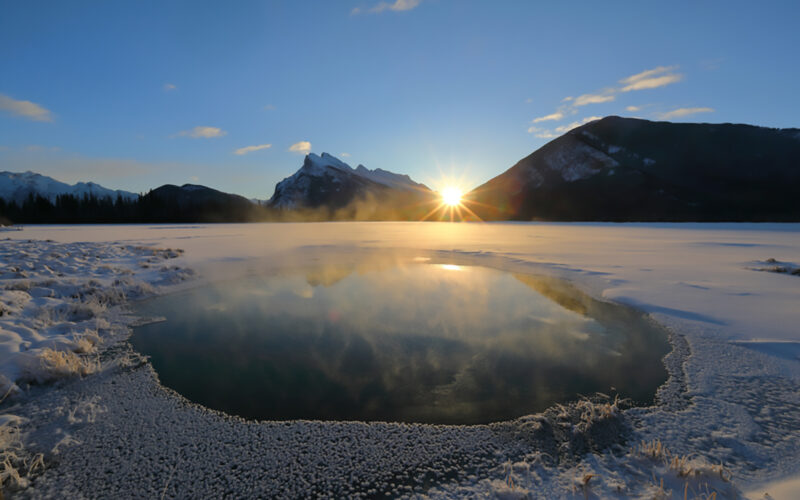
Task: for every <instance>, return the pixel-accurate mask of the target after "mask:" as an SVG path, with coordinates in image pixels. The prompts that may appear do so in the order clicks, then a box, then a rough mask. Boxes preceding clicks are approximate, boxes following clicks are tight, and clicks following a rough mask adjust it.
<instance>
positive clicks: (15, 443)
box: [0, 415, 44, 498]
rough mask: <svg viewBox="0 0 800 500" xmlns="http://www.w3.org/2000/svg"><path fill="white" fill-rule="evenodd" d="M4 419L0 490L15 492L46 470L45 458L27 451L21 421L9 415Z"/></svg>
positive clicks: (0, 426) (0, 431) (0, 442)
mask: <svg viewBox="0 0 800 500" xmlns="http://www.w3.org/2000/svg"><path fill="white" fill-rule="evenodd" d="M3 417H5V418H3V420H2V421H1V422H0V488H2V489H3V490H5V489H6V488H8V489H11V490H12V491H13V490H18V489H22V488H26V487H27V486H28V484H29V483H30V481H29V479H28V478H29V477H30V476H31V475H32V474H33V473H35V472H37V471H38V470H40V469H44V456H43V455H42V454H41V453H36V454H33V453H30V452H29V451H27V450H26V449H25V446H24V444H23V442H22V433H21V431H20V428H19V420H20V419H18V418H15V417H12V416H8V415H4V416H3ZM1 493H2V492H0V494H1ZM0 498H1V496H0Z"/></svg>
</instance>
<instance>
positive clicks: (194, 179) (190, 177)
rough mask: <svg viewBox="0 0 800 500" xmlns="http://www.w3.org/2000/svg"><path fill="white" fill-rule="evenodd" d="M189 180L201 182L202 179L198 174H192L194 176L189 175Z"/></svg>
mask: <svg viewBox="0 0 800 500" xmlns="http://www.w3.org/2000/svg"><path fill="white" fill-rule="evenodd" d="M189 180H190V181H192V182H199V181H200V177H197V176H196V175H192V176H189Z"/></svg>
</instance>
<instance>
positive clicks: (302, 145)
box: [289, 141, 311, 154]
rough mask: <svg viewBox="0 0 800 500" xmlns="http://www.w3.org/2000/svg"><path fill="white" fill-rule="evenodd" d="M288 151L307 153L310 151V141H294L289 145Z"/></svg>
mask: <svg viewBox="0 0 800 500" xmlns="http://www.w3.org/2000/svg"><path fill="white" fill-rule="evenodd" d="M289 151H291V152H293V153H303V154H308V153H310V152H311V143H310V142H308V141H300V142H295V143H294V144H292V145H291V146H289Z"/></svg>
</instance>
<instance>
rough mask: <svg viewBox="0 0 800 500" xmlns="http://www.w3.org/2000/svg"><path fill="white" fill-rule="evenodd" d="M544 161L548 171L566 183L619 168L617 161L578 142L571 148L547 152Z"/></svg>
mask: <svg viewBox="0 0 800 500" xmlns="http://www.w3.org/2000/svg"><path fill="white" fill-rule="evenodd" d="M543 160H544V163H545V165H547V168H548V169H550V170H551V171H553V172H556V173H557V174H558V175H559V176H560V177H561V178H562V179H563V180H564V181H566V182H573V181H577V180H580V179H585V178H587V177H591V176H592V175H594V174H596V173H597V172H598V171H600V170H608V169H611V168H614V167H617V166H619V162H617V160H615V159H613V158H611V157H610V156H608V155H607V154H605V153H603V152H602V151H600V150H598V149H595V148H593V147H592V146H589V145H588V144H586V143H583V142H581V141H577V140H576V141H573V142H572V144H571V145H570V146H569V147H566V148H560V149H556V150H555V151H547V152H546V153H545V155H544V157H543Z"/></svg>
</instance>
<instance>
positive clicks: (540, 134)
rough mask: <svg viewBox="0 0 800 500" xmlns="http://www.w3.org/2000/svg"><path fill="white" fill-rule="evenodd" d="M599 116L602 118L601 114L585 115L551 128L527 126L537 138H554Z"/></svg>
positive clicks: (529, 131)
mask: <svg viewBox="0 0 800 500" xmlns="http://www.w3.org/2000/svg"><path fill="white" fill-rule="evenodd" d="M601 118H603V117H602V116H587V117H586V118H583V119H581V120H578V121H574V122H572V123H570V124H567V125H561V126H560V127H556V128H555V129H553V130H549V129H545V128H540V127H529V128H528V133H530V134H533V136H534V137H537V138H539V139H554V138H556V137H558V136H560V135H563V134H566V133H567V132H569V131H570V130H572V129H574V128H577V127H580V126H581V125H584V124H586V123H589V122H593V121H595V120H600V119H601Z"/></svg>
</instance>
